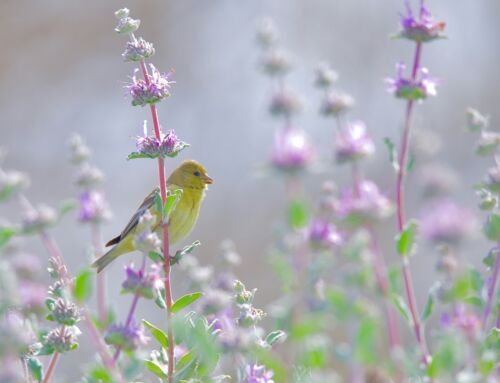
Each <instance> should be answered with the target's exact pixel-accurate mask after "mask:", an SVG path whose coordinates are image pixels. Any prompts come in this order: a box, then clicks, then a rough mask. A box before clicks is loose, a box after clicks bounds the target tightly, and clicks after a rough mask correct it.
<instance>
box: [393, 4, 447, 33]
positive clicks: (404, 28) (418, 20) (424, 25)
mask: <svg viewBox="0 0 500 383" xmlns="http://www.w3.org/2000/svg"><path fill="white" fill-rule="evenodd" d="M445 26H446V23H445V22H443V21H436V20H434V18H433V17H432V15H431V13H430V11H429V10H428V9H427V7H426V6H425V5H424V0H421V1H420V9H419V14H418V16H417V17H415V15H414V14H413V11H412V9H411V6H410V3H409V1H408V0H406V15H401V31H400V32H399V34H398V35H397V36H398V37H402V38H406V39H409V40H413V41H417V42H428V41H432V40H435V39H440V38H444V35H443V31H444V28H445Z"/></svg>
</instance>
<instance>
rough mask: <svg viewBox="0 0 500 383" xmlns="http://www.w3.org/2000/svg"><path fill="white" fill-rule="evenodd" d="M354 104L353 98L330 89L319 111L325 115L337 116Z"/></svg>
mask: <svg viewBox="0 0 500 383" xmlns="http://www.w3.org/2000/svg"><path fill="white" fill-rule="evenodd" d="M353 106H354V98H352V97H351V96H350V95H348V94H347V93H344V92H341V91H331V92H328V94H327V95H326V96H325V98H324V100H323V102H322V104H321V108H320V113H321V114H323V115H324V116H327V117H337V116H339V115H340V114H342V113H345V112H347V111H348V110H350V109H352V107H353Z"/></svg>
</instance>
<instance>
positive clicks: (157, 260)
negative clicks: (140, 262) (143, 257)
mask: <svg viewBox="0 0 500 383" xmlns="http://www.w3.org/2000/svg"><path fill="white" fill-rule="evenodd" d="M148 257H149V259H151V260H152V261H153V262H154V263H163V255H161V254H160V253H157V252H156V251H150V252H149V253H148Z"/></svg>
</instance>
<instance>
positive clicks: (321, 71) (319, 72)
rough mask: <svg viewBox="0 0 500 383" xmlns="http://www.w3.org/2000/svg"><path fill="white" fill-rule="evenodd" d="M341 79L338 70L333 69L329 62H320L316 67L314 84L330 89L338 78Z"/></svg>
mask: <svg viewBox="0 0 500 383" xmlns="http://www.w3.org/2000/svg"><path fill="white" fill-rule="evenodd" d="M338 79H339V75H338V74H337V72H335V71H334V70H333V68H332V67H331V66H330V64H328V63H324V62H323V63H320V64H319V65H318V67H317V68H316V79H315V81H314V84H315V85H316V86H317V87H318V88H322V89H328V88H330V87H331V86H332V85H333V84H334V83H335V82H336V81H337V80H338Z"/></svg>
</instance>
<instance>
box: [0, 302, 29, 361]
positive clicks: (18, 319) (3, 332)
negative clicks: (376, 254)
mask: <svg viewBox="0 0 500 383" xmlns="http://www.w3.org/2000/svg"><path fill="white" fill-rule="evenodd" d="M25 322H26V321H25V320H24V318H23V317H22V316H21V314H20V313H18V312H15V311H10V312H9V313H7V315H4V316H3V317H2V319H1V320H0V339H1V340H2V341H1V342H0V358H2V357H5V356H7V355H13V356H18V355H19V354H20V353H22V352H26V350H27V349H28V345H29V343H30V342H32V341H33V340H34V339H32V333H31V332H29V331H27V329H26V328H25V326H24V325H23V324H24V323H25Z"/></svg>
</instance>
